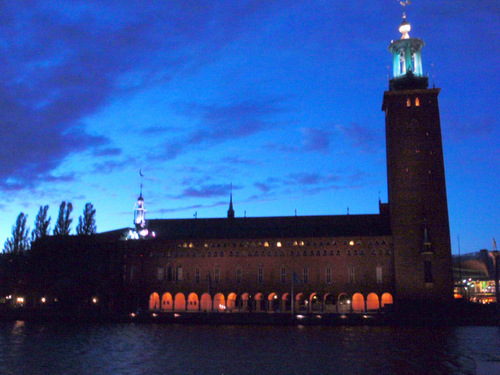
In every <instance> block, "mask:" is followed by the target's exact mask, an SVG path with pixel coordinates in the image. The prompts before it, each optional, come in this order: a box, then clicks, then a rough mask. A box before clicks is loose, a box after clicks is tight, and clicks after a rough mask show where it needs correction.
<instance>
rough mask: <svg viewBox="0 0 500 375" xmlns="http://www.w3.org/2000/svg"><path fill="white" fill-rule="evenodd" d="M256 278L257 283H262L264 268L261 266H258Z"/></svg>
mask: <svg viewBox="0 0 500 375" xmlns="http://www.w3.org/2000/svg"><path fill="white" fill-rule="evenodd" d="M257 279H258V282H259V284H262V283H263V282H264V269H263V268H259V273H258V275H257Z"/></svg>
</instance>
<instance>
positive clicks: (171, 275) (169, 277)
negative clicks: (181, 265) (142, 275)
mask: <svg viewBox="0 0 500 375" xmlns="http://www.w3.org/2000/svg"><path fill="white" fill-rule="evenodd" d="M173 279H174V271H173V270H172V267H170V266H169V267H168V268H167V281H173Z"/></svg>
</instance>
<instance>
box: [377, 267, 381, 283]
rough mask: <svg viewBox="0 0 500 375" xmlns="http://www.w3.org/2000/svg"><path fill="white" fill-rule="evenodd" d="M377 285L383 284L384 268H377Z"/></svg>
mask: <svg viewBox="0 0 500 375" xmlns="http://www.w3.org/2000/svg"><path fill="white" fill-rule="evenodd" d="M377 284H382V267H381V266H378V267H377Z"/></svg>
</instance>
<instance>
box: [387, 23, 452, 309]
mask: <svg viewBox="0 0 500 375" xmlns="http://www.w3.org/2000/svg"><path fill="white" fill-rule="evenodd" d="M410 29H411V28H410V24H409V23H408V22H407V21H406V17H405V15H403V23H402V24H401V26H400V27H399V31H400V32H401V34H402V37H401V39H399V40H396V41H394V42H392V43H391V44H390V46H389V51H390V52H391V53H392V55H393V78H392V79H390V80H389V90H388V91H385V92H384V101H383V105H382V110H383V111H385V126H386V147H387V180H388V193H389V208H390V217H391V229H392V234H393V241H394V269H395V275H394V276H395V286H396V295H395V300H396V303H398V301H399V302H400V303H404V302H418V303H423V302H430V303H434V304H443V303H449V302H451V299H452V297H453V274H452V265H451V245H450V230H449V222H448V205H447V200H446V183H445V175H444V160H443V145H442V141H441V124H440V120H439V106H438V94H439V91H440V89H436V88H432V89H429V88H428V85H429V84H428V78H427V77H425V76H424V75H423V72H422V60H421V50H422V48H423V46H424V42H423V40H421V39H418V38H410V36H409V32H410Z"/></svg>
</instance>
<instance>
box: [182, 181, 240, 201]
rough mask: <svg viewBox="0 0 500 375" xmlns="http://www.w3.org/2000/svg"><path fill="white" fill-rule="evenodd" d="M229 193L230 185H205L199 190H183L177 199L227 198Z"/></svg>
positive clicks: (191, 188)
mask: <svg viewBox="0 0 500 375" xmlns="http://www.w3.org/2000/svg"><path fill="white" fill-rule="evenodd" d="M230 192H231V186H230V185H217V184H212V185H205V186H200V187H199V188H194V187H189V188H187V189H185V190H184V191H183V192H182V194H181V195H180V196H179V197H178V198H213V197H221V196H229V193H230Z"/></svg>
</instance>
